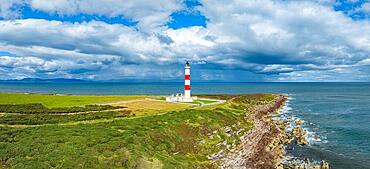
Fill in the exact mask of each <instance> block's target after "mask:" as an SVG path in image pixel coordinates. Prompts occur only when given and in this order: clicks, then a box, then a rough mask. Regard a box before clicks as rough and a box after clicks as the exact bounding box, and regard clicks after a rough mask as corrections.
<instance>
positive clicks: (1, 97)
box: [0, 93, 149, 108]
mask: <svg viewBox="0 0 370 169" xmlns="http://www.w3.org/2000/svg"><path fill="white" fill-rule="evenodd" d="M148 97H149V96H85V95H52V94H15V93H0V104H26V103H41V104H43V105H44V106H46V107H49V108H54V107H72V106H81V105H86V104H94V103H104V102H112V101H122V100H132V99H142V98H148Z"/></svg>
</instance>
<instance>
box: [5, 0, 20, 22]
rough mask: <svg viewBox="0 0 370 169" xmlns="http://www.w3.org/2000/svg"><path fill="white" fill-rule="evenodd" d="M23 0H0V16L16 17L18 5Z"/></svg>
mask: <svg viewBox="0 0 370 169" xmlns="http://www.w3.org/2000/svg"><path fill="white" fill-rule="evenodd" d="M24 3H25V2H24V0H2V1H1V2H0V18H5V19H8V18H17V17H19V16H20V15H21V14H20V10H19V9H18V7H19V6H21V5H23V4H24Z"/></svg>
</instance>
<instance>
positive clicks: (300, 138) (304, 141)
mask: <svg viewBox="0 0 370 169" xmlns="http://www.w3.org/2000/svg"><path fill="white" fill-rule="evenodd" d="M296 143H297V144H298V145H307V144H308V141H307V139H306V137H304V136H298V137H297V141H296Z"/></svg>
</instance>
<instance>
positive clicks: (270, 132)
mask: <svg viewBox="0 0 370 169" xmlns="http://www.w3.org/2000/svg"><path fill="white" fill-rule="evenodd" d="M287 99H288V96H287V95H277V97H276V99H275V102H272V103H269V104H266V105H261V106H258V107H256V108H254V109H252V110H250V111H249V112H247V113H246V115H247V118H249V119H251V120H252V121H253V123H254V128H253V129H252V130H251V131H249V132H247V133H246V134H245V135H243V136H242V137H241V138H240V144H239V145H238V146H237V147H235V148H233V149H232V150H231V151H229V152H228V153H226V154H224V155H223V157H222V158H221V159H218V160H219V161H218V162H219V166H220V168H239V169H242V168H248V169H260V168H263V169H270V168H271V169H273V168H279V169H280V168H281V169H283V168H288V169H290V168H292V169H295V168H297V169H311V168H312V169H328V168H329V164H328V163H327V162H325V161H322V162H319V163H317V162H314V163H313V162H310V161H309V160H299V159H295V158H287V157H286V156H285V155H286V154H285V146H286V145H288V144H298V145H306V144H309V143H308V141H307V140H306V131H305V130H303V129H302V127H300V125H302V124H303V122H302V121H294V123H295V124H296V125H295V127H294V128H293V129H291V130H287V127H288V123H287V122H286V121H284V120H280V119H279V118H277V119H278V120H276V118H274V117H276V116H278V115H277V111H278V110H279V109H280V108H282V107H283V106H284V104H285V103H286V101H287Z"/></svg>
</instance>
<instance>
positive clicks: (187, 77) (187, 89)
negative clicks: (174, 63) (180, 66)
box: [184, 62, 192, 101]
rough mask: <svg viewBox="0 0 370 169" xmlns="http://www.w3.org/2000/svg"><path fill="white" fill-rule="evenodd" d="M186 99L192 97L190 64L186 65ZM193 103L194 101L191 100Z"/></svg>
mask: <svg viewBox="0 0 370 169" xmlns="http://www.w3.org/2000/svg"><path fill="white" fill-rule="evenodd" d="M184 99H191V95H190V64H189V62H186V64H185V86H184ZM191 101H192V99H191Z"/></svg>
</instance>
